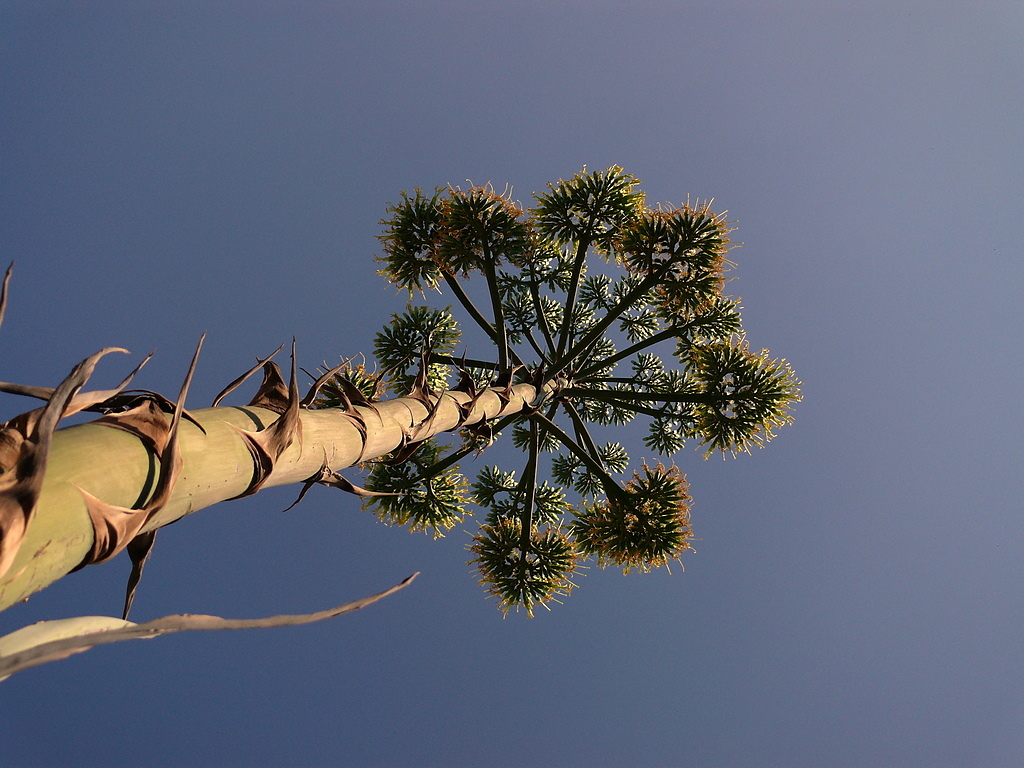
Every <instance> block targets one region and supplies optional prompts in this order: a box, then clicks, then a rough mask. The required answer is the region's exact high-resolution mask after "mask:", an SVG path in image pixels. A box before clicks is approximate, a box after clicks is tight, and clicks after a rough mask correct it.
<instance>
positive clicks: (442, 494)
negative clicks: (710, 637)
mask: <svg viewBox="0 0 1024 768" xmlns="http://www.w3.org/2000/svg"><path fill="white" fill-rule="evenodd" d="M534 203H535V204H534V205H533V206H532V207H531V208H529V209H524V208H523V207H522V206H521V205H520V204H518V203H517V202H515V201H514V200H513V199H512V198H511V196H510V195H509V194H507V193H500V194H499V193H498V192H496V191H495V190H494V188H493V187H491V186H482V187H476V186H474V187H470V188H468V189H461V188H458V187H445V188H439V189H437V190H435V191H434V192H433V193H431V194H426V193H424V192H422V191H419V190H417V191H415V192H413V193H411V194H403V195H402V196H401V199H400V201H399V202H397V203H395V204H393V205H391V206H390V207H389V208H388V215H387V218H385V219H384V221H383V222H382V223H383V227H384V231H383V234H382V236H381V242H382V245H383V251H384V252H383V255H382V256H381V257H380V261H381V264H382V268H381V269H380V274H381V275H382V276H383V277H384V278H385V279H386V280H388V281H389V282H390V283H392V284H393V285H395V286H396V287H397V288H399V289H401V290H403V291H405V292H407V293H408V295H409V299H410V304H409V305H408V306H407V307H406V309H405V310H404V311H402V312H400V313H398V314H396V315H394V316H393V318H392V321H391V322H390V323H389V325H388V326H387V327H386V328H384V329H383V331H381V333H380V334H378V336H377V339H376V341H375V344H374V353H375V357H376V367H375V368H374V369H373V371H371V370H370V369H369V368H367V366H366V365H363V364H360V365H356V364H353V362H352V361H351V360H348V361H345V362H343V363H342V364H340V365H338V366H336V367H334V368H330V369H327V367H326V366H325V367H324V369H321V370H320V371H318V372H317V374H315V375H314V376H312V378H313V379H314V380H313V382H312V384H311V386H310V387H309V389H308V391H307V392H306V393H305V395H303V396H300V394H299V389H298V385H297V377H296V363H295V349H294V342H293V344H292V362H291V373H290V376H289V377H288V380H287V381H286V380H285V377H284V376H283V375H282V373H281V371H280V369H279V368H278V366H277V365H276V364H275V363H274V362H273V361H272V360H271V359H270V358H269V357H268V358H265V359H261V360H259V361H258V363H257V365H255V366H254V367H253V368H252V369H250V370H249V371H247V372H246V373H245V374H243V375H242V376H240V377H239V378H238V379H236V380H235V381H234V382H232V383H231V384H230V385H229V386H228V387H227V388H225V390H224V391H223V392H222V393H221V394H220V395H219V396H218V397H217V398H216V399H215V401H214V403H213V406H212V407H210V408H203V409H197V410H192V409H186V408H185V399H186V394H187V391H188V386H189V382H190V381H191V378H192V373H193V370H194V368H195V359H193V363H192V367H191V368H190V370H189V372H188V374H187V375H186V377H185V382H184V384H183V386H182V388H181V390H180V392H179V394H178V396H177V398H176V399H174V400H171V399H169V398H167V397H164V396H162V395H159V394H157V393H154V392H149V391H139V390H129V389H128V386H129V383H130V381H131V379H132V376H133V375H134V373H135V372H137V371H138V368H141V365H142V364H144V363H145V360H144V361H143V362H142V364H140V365H139V366H138V368H136V369H135V371H133V372H132V374H130V375H129V376H128V377H127V378H126V379H125V381H124V382H122V384H121V385H120V386H119V387H117V388H115V389H114V390H107V391H100V392H86V391H83V390H84V387H85V385H86V383H87V381H88V379H89V377H90V376H91V374H92V371H93V369H94V368H95V366H96V365H97V363H98V362H99V360H100V359H101V358H103V357H104V356H106V355H108V354H110V353H113V352H123V351H124V350H120V349H117V348H107V349H104V350H101V351H100V352H97V353H96V354H95V355H93V356H91V357H89V358H88V359H86V360H84V361H83V362H82V363H80V364H79V365H78V366H76V367H75V368H74V370H73V371H72V372H71V373H70V374H69V376H68V377H67V378H66V379H65V380H64V381H63V382H62V383H61V384H60V385H59V386H57V387H56V388H47V387H33V386H22V385H16V384H10V383H3V382H0V391H5V392H8V393H13V394H18V395H24V396H29V397H35V398H38V399H41V400H43V401H44V405H43V406H42V407H41V408H39V409H37V410H34V411H30V412H28V413H24V414H21V415H20V416H17V417H15V418H13V419H11V420H9V421H8V422H7V423H6V424H4V425H2V427H0V609H2V608H5V607H7V606H9V605H11V604H13V603H14V602H16V601H18V600H21V599H23V598H24V597H26V596H27V595H29V594H31V593H32V592H35V591H37V590H39V589H42V588H43V587H45V586H46V585H47V584H49V583H51V582H52V581H54V580H55V579H58V578H60V577H61V576H63V575H64V574H66V573H68V572H69V571H72V570H74V569H77V568H80V567H83V566H85V565H89V564H93V563H99V562H103V561H105V560H109V559H110V558H112V557H114V556H115V555H117V554H118V553H119V552H121V551H122V550H127V552H128V554H129V556H130V559H131V561H132V573H131V576H130V578H129V584H128V589H127V593H126V599H125V606H124V618H126V617H127V614H128V610H129V608H130V607H131V604H132V600H133V597H134V594H135V590H136V587H137V585H138V583H139V579H140V577H141V575H142V571H143V568H144V566H145V563H146V561H147V558H148V557H149V555H150V553H151V551H152V548H153V545H154V541H155V537H156V534H157V531H158V530H159V529H160V528H161V527H162V526H164V525H167V524H169V523H171V522H174V521H176V520H178V519H180V518H181V517H183V516H185V515H187V514H190V513H192V512H195V511H197V510H199V509H202V508H204V507H207V506H210V505H213V504H216V503H218V502H220V501H224V500H227V499H232V498H238V497H242V496H247V495H250V494H253V493H256V492H258V491H259V490H260V489H261V488H264V487H269V486H274V485H282V484H291V483H297V484H301V491H300V493H299V494H298V496H299V499H302V498H303V496H304V495H305V493H306V492H307V491H308V490H309V489H310V488H311V487H312V486H314V485H326V486H331V487H336V488H340V489H342V490H345V491H348V492H350V493H354V494H357V495H359V496H361V497H362V498H363V499H364V503H365V505H366V506H367V507H368V508H369V509H370V510H372V512H373V513H374V514H376V515H377V517H379V518H380V519H381V520H382V521H384V522H386V523H390V524H399V525H404V526H408V527H409V528H410V529H411V530H414V531H425V532H427V533H430V534H432V535H435V536H440V535H443V534H444V533H445V532H447V531H448V530H450V529H451V528H452V527H454V526H455V525H456V524H457V523H459V522H460V521H461V520H463V519H464V518H465V517H466V516H467V515H469V514H471V513H472V512H474V511H477V512H479V513H480V526H479V530H478V531H477V533H476V534H475V536H474V537H473V539H472V542H471V543H470V545H469V549H470V552H471V557H472V562H473V563H474V564H475V565H476V566H477V568H478V569H479V572H480V578H481V580H482V582H483V583H484V585H485V586H486V587H487V589H488V591H489V592H490V593H491V594H493V595H494V596H495V597H496V598H497V599H498V605H499V607H500V608H501V609H502V610H503V611H505V612H507V611H509V610H510V609H522V610H524V611H525V612H526V614H528V615H533V612H534V609H535V608H536V607H537V606H540V605H546V604H547V603H549V602H550V601H552V600H557V599H559V598H561V597H562V596H564V595H566V594H568V593H569V592H570V591H571V590H572V589H573V587H574V583H573V574H574V573H575V571H576V570H577V569H578V568H579V567H580V565H581V563H582V562H583V561H585V560H588V559H590V560H593V561H595V562H596V563H597V564H598V565H601V566H606V565H613V566H617V567H621V568H623V569H624V570H626V571H629V570H640V571H646V570H649V569H652V568H657V567H661V566H665V565H667V564H668V563H669V562H671V561H674V560H678V559H679V558H680V557H681V556H682V554H683V553H684V552H685V551H686V550H687V549H688V548H689V547H690V542H691V540H692V538H693V534H692V531H691V527H690V511H689V502H690V494H689V489H688V486H687V482H686V478H685V476H684V475H683V473H682V472H681V471H680V470H679V469H678V468H676V467H675V466H671V465H669V466H666V465H665V463H664V462H663V461H661V460H660V459H659V460H658V461H655V462H653V463H650V464H649V463H647V462H641V463H640V464H639V466H637V467H636V468H635V469H634V470H633V471H632V473H631V474H629V470H630V458H629V456H628V455H627V452H626V450H625V448H624V447H623V445H622V444H621V443H619V442H607V441H606V442H603V443H601V442H599V440H598V437H600V436H601V432H606V431H608V429H607V428H612V432H614V428H616V427H621V426H623V425H625V424H627V423H630V422H632V421H633V420H634V419H637V418H640V419H641V420H643V421H645V422H646V434H645V437H644V445H645V446H646V448H647V449H648V450H649V451H650V452H651V453H652V454H654V455H657V456H659V457H661V458H664V459H665V460H668V459H669V457H671V456H672V455H674V454H676V453H678V452H679V451H680V450H681V449H683V448H684V446H686V445H687V444H688V443H693V444H695V445H697V446H701V447H703V449H704V452H705V455H710V454H712V453H721V454H723V455H730V454H735V453H737V452H743V451H749V450H750V449H751V448H752V447H755V446H760V445H762V444H763V443H765V442H766V441H768V440H769V439H771V437H772V436H773V435H774V433H775V430H776V429H777V428H779V427H780V426H782V425H784V424H787V423H788V422H790V420H791V409H792V406H793V405H794V404H795V403H796V402H797V401H798V400H799V399H800V394H799V386H800V385H799V382H798V381H797V379H796V377H795V375H794V373H793V371H792V370H791V368H790V366H789V364H788V363H787V362H786V361H785V360H780V359H773V358H772V357H771V356H770V355H769V353H768V352H767V351H766V350H760V351H754V350H753V348H752V347H751V346H750V345H749V343H748V342H747V340H746V338H745V336H744V335H743V332H742V327H741V322H740V306H739V303H738V301H737V300H736V299H734V298H732V297H730V296H729V295H727V294H726V293H725V285H726V279H727V273H728V272H729V270H730V269H731V267H732V266H733V265H732V264H731V262H730V261H729V260H728V258H727V254H728V252H729V248H730V239H729V233H730V227H729V225H728V223H727V221H726V220H725V218H724V217H723V215H721V214H718V213H715V212H713V211H712V210H711V208H710V206H709V205H708V204H703V203H698V204H690V203H685V204H681V205H678V206H658V207H653V208H652V207H649V206H647V205H646V202H645V198H644V195H643V193H642V192H641V191H640V188H639V182H638V181H637V179H635V178H634V177H633V176H631V175H629V174H627V173H625V172H624V171H623V170H622V169H621V168H618V167H612V168H608V169H607V170H603V171H598V172H587V171H586V170H584V171H583V172H581V173H579V174H577V175H576V176H574V177H572V178H571V179H569V180H566V181H560V182H558V183H556V184H551V185H549V186H548V189H547V191H545V192H543V193H540V194H537V195H535V200H534ZM9 277H10V271H8V275H7V279H9ZM7 279H5V280H4V283H3V292H2V295H0V321H2V317H3V310H4V306H5V302H6V296H7V287H8V283H7ZM435 292H436V293H438V294H441V295H442V299H443V301H442V302H441V303H440V304H438V303H437V302H435V303H434V305H432V304H430V303H427V301H426V298H427V297H428V296H433V294H434V293H435ZM449 298H453V299H454V301H451V303H450V305H446V304H445V302H446V301H448V300H449ZM453 307H457V308H458V310H461V312H462V313H464V314H465V320H463V322H465V321H466V320H468V322H469V323H470V324H472V326H474V327H475V328H476V329H477V332H476V333H477V336H480V333H481V332H482V338H483V341H482V342H474V343H475V344H476V348H474V349H472V350H470V349H469V348H468V347H469V346H471V345H462V346H460V341H461V338H462V336H461V334H462V330H463V328H462V325H460V320H459V319H458V318H457V317H456V315H455V314H454V313H453ZM200 346H201V342H200ZM471 351H472V356H470V352H471ZM198 354H199V350H198V349H197V351H196V356H197V357H198ZM275 354H276V353H275ZM271 357H273V355H271ZM259 371H262V373H263V382H262V384H261V385H260V387H259V388H258V391H257V393H256V395H255V396H254V397H252V398H251V399H250V400H249V401H248V403H247V404H246V405H245V406H242V407H238V406H229V405H222V404H221V403H222V401H223V399H224V398H225V397H227V396H228V395H230V394H231V393H232V392H234V391H235V390H236V389H237V388H238V387H239V386H241V384H242V383H243V382H244V381H245V380H246V379H248V378H249V377H250V376H252V375H253V374H256V373H257V372H259ZM387 390H390V392H391V393H392V395H394V396H393V397H388V396H387V394H386V391H387ZM81 411H87V412H95V413H97V414H98V418H97V419H96V420H95V421H93V422H91V423H88V424H81V425H77V426H72V427H66V428H61V429H58V428H57V427H58V424H59V422H60V421H61V420H62V419H63V418H65V417H67V416H69V415H71V414H73V413H78V412H81ZM505 433H510V434H511V443H512V445H513V446H514V447H516V448H518V449H520V450H521V451H522V452H523V454H524V458H523V460H522V465H521V466H520V467H517V468H516V469H515V470H509V469H502V468H500V467H497V466H494V465H488V466H486V467H485V468H484V469H483V470H482V471H480V472H479V473H478V474H477V476H476V478H475V480H473V481H472V482H471V481H469V480H467V479H466V477H465V476H464V475H463V474H462V471H461V470H460V468H459V464H460V462H461V461H462V460H463V459H465V458H467V457H469V456H471V455H473V456H475V455H476V454H479V453H480V452H482V451H485V450H487V449H488V448H489V446H491V445H492V444H493V443H494V442H496V441H497V440H498V439H499V438H500V437H501V435H503V434H505ZM443 434H451V435H454V436H455V438H456V440H455V444H454V445H450V444H448V443H447V442H445V441H442V440H440V439H438V436H441V435H443ZM612 436H614V434H613V435H612ZM300 447H301V450H300ZM239 466H247V467H251V472H243V473H239V472H238V471H237V467H239ZM350 467H363V468H364V469H365V470H366V471H367V477H366V479H365V480H364V481H361V482H362V484H363V486H365V487H360V486H358V485H356V484H355V483H354V482H353V481H352V480H350V479H347V478H345V477H343V476H342V475H341V474H340V472H341V470H344V469H346V468H350ZM627 475H628V478H627ZM405 583H408V580H407V581H406V582H403V585H404V584H405ZM400 586H401V585H400ZM362 604H366V603H365V601H363V602H360V603H359V605H362ZM172 624H173V626H175V627H177V626H178V625H179V624H180V622H178V623H175V622H172ZM161 626H162V625H161ZM134 631H135V630H134V629H132V630H130V631H129V633H128V635H126V636H135V635H131V632H134ZM167 631H177V630H176V629H175V630H167ZM63 647H64V646H61V648H63ZM60 652H63V651H60ZM64 655H66V653H65V654H64ZM2 672H3V667H2V664H0V673H2Z"/></svg>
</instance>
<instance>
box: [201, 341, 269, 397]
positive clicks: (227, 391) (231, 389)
mask: <svg viewBox="0 0 1024 768" xmlns="http://www.w3.org/2000/svg"><path fill="white" fill-rule="evenodd" d="M282 349H284V344H282V345H281V346H280V347H278V348H277V349H275V350H274V351H273V352H271V353H270V354H269V355H267V356H266V357H264V358H263V359H262V360H260V359H257V361H256V365H254V366H253V367H252V368H250V369H249V370H248V371H246V372H245V373H243V374H242V375H241V376H239V377H238V378H237V379H235V380H234V381H232V382H231V383H230V384H228V385H227V386H226V387H224V389H222V390H221V393H220V394H219V395H217V397H215V398H214V399H213V407H214V408H216V407H217V406H218V405H220V401H221V400H223V399H224V398H225V397H227V396H228V395H230V394H231V393H232V392H234V391H235V390H236V389H237V388H238V387H240V386H241V385H242V384H244V383H245V382H246V381H247V380H248V378H249V377H250V376H252V375H253V374H254V373H256V371H258V370H259V369H260V368H261V367H263V366H264V365H266V364H267V363H268V362H269V361H270V359H271V358H273V357H274V355H276V354H277V353H278V352H280V351H281V350H282Z"/></svg>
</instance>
